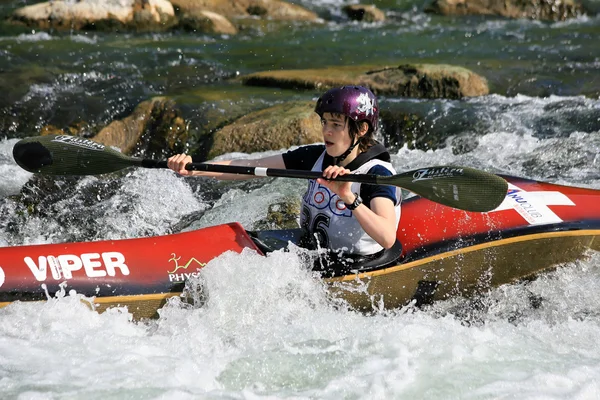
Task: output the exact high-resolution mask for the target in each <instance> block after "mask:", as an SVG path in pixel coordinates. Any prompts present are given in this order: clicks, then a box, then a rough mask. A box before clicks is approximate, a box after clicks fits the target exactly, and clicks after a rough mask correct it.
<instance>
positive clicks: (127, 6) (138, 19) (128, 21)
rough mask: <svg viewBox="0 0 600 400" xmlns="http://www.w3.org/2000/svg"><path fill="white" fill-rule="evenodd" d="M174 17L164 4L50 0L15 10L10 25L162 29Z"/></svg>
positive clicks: (158, 1) (138, 0)
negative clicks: (13, 22) (12, 23)
mask: <svg viewBox="0 0 600 400" xmlns="http://www.w3.org/2000/svg"><path fill="white" fill-rule="evenodd" d="M174 17H175V11H174V9H173V5H172V4H171V3H170V2H169V1H168V0H107V1H97V0H80V1H74V0H62V1H61V0H54V1H49V2H44V3H37V4H33V5H30V6H26V7H22V8H19V9H17V10H15V11H14V12H13V14H12V16H11V18H10V19H11V20H12V21H16V22H21V23H24V24H26V25H28V26H36V27H38V28H41V29H48V28H52V29H63V30H67V29H68V30H71V29H75V30H80V29H83V30H85V29H92V30H93V29H107V28H111V29H115V30H119V29H134V30H146V29H156V28H166V27H169V26H170V23H172V21H173V19H174Z"/></svg>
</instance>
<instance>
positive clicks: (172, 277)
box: [167, 253, 206, 282]
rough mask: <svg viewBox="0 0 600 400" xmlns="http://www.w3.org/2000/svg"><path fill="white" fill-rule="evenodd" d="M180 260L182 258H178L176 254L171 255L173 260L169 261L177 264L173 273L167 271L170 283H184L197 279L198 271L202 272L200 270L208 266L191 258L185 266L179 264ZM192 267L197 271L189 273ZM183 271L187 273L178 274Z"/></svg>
mask: <svg viewBox="0 0 600 400" xmlns="http://www.w3.org/2000/svg"><path fill="white" fill-rule="evenodd" d="M179 260H181V256H180V257H177V255H176V254H175V253H171V258H170V259H169V261H173V262H174V263H175V268H173V270H172V271H167V273H168V274H169V282H184V281H185V280H186V279H189V278H191V277H195V276H197V275H198V271H200V268H202V267H204V266H205V265H206V263H203V262H200V261H198V260H196V258H195V257H192V258H190V259H189V260H188V261H187V262H186V263H185V264H183V265H180V264H179ZM190 266H192V267H196V271H193V270H190V271H191V272H188V268H189V267H190ZM181 269H183V270H185V271H182V272H180V273H178V274H177V273H176V272H177V271H179V270H181Z"/></svg>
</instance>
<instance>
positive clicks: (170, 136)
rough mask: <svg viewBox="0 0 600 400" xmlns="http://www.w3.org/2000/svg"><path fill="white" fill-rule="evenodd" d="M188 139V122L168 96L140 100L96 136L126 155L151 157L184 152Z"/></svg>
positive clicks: (103, 142) (96, 139)
mask: <svg viewBox="0 0 600 400" xmlns="http://www.w3.org/2000/svg"><path fill="white" fill-rule="evenodd" d="M187 139H188V132H187V126H186V122H185V121H184V119H183V118H182V117H181V115H180V112H179V111H178V110H177V109H176V108H175V104H174V102H173V101H172V100H168V99H166V98H164V97H156V98H153V99H151V100H148V101H145V102H143V103H140V104H139V105H138V106H137V107H136V109H135V110H134V111H133V113H132V114H131V115H130V116H128V117H126V118H124V119H122V120H117V121H113V122H111V123H110V124H109V125H108V126H106V127H105V128H104V129H102V130H101V131H100V132H99V133H98V134H97V135H96V136H94V137H93V138H92V140H94V141H96V142H99V143H102V144H104V145H106V146H113V147H117V148H119V149H121V151H122V152H123V154H127V155H143V156H144V157H150V158H161V157H163V156H165V155H170V154H173V153H178V152H181V151H183V150H184V147H185V144H186V143H187Z"/></svg>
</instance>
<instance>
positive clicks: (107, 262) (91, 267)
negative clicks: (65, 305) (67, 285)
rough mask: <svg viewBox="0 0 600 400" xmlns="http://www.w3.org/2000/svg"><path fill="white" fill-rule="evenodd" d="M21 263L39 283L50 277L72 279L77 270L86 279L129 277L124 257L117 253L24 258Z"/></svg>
mask: <svg viewBox="0 0 600 400" xmlns="http://www.w3.org/2000/svg"><path fill="white" fill-rule="evenodd" d="M23 261H25V264H27V266H28V267H29V269H30V270H31V272H32V273H33V276H34V277H35V279H37V280H38V281H40V282H43V281H45V280H46V279H49V278H50V277H52V278H53V279H55V280H61V279H72V278H73V273H74V272H75V271H79V270H83V272H84V273H85V275H86V276H87V277H88V278H103V277H105V276H117V274H121V275H129V267H128V266H127V264H125V256H124V255H123V254H121V253H119V252H117V251H109V252H105V253H83V254H79V255H77V254H61V255H59V256H53V255H48V256H39V257H38V258H37V260H34V259H33V258H31V257H25V258H24V259H23ZM48 271H49V272H50V275H48Z"/></svg>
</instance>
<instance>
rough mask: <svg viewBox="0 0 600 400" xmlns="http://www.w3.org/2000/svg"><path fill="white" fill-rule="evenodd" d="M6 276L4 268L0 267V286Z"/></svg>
mask: <svg viewBox="0 0 600 400" xmlns="http://www.w3.org/2000/svg"><path fill="white" fill-rule="evenodd" d="M4 278H6V275H4V270H3V269H2V267H0V287H2V285H4Z"/></svg>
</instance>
